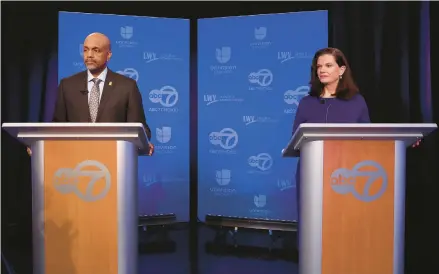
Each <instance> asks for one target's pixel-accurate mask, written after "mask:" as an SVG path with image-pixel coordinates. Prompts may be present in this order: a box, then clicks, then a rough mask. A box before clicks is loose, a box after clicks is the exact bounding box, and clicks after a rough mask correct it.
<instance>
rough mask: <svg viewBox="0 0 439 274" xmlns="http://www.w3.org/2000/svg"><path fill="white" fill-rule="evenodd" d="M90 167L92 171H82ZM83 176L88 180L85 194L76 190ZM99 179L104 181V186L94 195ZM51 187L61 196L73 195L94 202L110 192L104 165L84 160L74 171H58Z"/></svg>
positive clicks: (108, 179) (106, 170) (63, 169)
mask: <svg viewBox="0 0 439 274" xmlns="http://www.w3.org/2000/svg"><path fill="white" fill-rule="evenodd" d="M90 167H92V168H93V170H84V169H86V168H90ZM96 169H97V170H96ZM83 176H84V177H89V178H90V180H89V182H88V184H87V188H86V189H85V192H82V191H81V190H80V189H79V188H78V183H79V178H80V177H83ZM100 179H104V182H105V186H104V188H103V189H102V190H101V191H100V192H99V193H95V192H96V191H94V190H95V185H96V184H97V183H98V182H99V181H100ZM53 185H54V188H55V189H56V190H57V191H59V192H60V193H62V194H68V193H74V194H76V196H78V197H79V198H80V199H81V200H83V201H86V202H94V201H97V200H100V199H102V198H104V197H105V196H106V195H107V193H108V191H110V187H111V177H110V172H109V171H108V169H107V167H106V166H105V165H104V164H102V163H100V162H98V161H92V160H86V161H83V162H81V163H79V164H78V165H77V166H76V167H75V168H74V169H70V168H60V169H58V170H57V171H56V172H55V175H54V180H53Z"/></svg>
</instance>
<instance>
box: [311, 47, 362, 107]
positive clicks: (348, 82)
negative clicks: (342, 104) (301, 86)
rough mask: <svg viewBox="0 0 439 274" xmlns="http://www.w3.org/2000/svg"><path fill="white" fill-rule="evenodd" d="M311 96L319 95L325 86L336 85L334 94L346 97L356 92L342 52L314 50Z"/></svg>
mask: <svg viewBox="0 0 439 274" xmlns="http://www.w3.org/2000/svg"><path fill="white" fill-rule="evenodd" d="M310 84H311V92H310V95H311V96H317V97H319V96H321V95H322V94H323V91H324V88H325V86H328V87H330V86H331V87H336V88H335V90H336V91H335V96H336V97H338V98H344V99H348V98H350V97H352V96H353V95H354V94H355V93H357V92H358V88H357V86H356V85H355V82H354V79H353V77H352V72H351V68H350V67H349V64H348V61H347V59H346V57H345V56H344V54H343V52H341V51H340V50H339V49H336V48H324V49H321V50H319V51H317V52H316V54H315V55H314V58H313V60H312V66H311V82H310Z"/></svg>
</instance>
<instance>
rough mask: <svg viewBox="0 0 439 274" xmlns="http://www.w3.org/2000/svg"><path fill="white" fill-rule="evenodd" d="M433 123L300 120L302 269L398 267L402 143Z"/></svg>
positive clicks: (290, 152)
mask: <svg viewBox="0 0 439 274" xmlns="http://www.w3.org/2000/svg"><path fill="white" fill-rule="evenodd" d="M436 128H437V125H436V124H311V123H309V124H306V123H305V124H302V125H300V126H299V127H298V129H297V130H296V132H295V133H294V134H293V137H292V138H291V140H290V142H289V143H288V145H287V147H286V148H285V149H284V150H282V155H283V157H294V156H297V151H300V175H301V180H300V215H299V252H300V253H299V273H300V274H372V273H376V274H378V273H379V274H403V273H404V226H405V220H404V218H405V217H404V215H405V171H406V166H405V163H406V162H405V157H406V147H407V146H410V145H411V144H413V143H415V142H416V140H417V139H418V138H422V137H425V136H426V135H428V134H429V133H430V132H432V131H433V130H435V129H436Z"/></svg>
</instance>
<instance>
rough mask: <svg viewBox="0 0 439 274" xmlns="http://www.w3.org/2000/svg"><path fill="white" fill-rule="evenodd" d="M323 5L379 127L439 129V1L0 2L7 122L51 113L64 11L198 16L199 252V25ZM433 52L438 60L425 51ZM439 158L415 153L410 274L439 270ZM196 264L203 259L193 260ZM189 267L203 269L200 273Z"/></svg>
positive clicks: (9, 241) (13, 252)
mask: <svg viewBox="0 0 439 274" xmlns="http://www.w3.org/2000/svg"><path fill="white" fill-rule="evenodd" d="M317 9H319V10H321V9H328V10H329V12H330V13H329V15H330V22H329V37H330V41H329V45H330V46H333V47H337V48H340V49H341V50H342V51H343V52H344V53H345V54H346V55H347V58H348V60H349V62H350V65H351V67H352V69H353V73H354V77H355V79H356V81H357V83H358V85H359V87H360V89H361V91H362V93H363V94H364V96H365V98H366V100H367V103H368V105H369V110H370V115H371V119H372V121H373V122H390V123H428V122H435V123H438V124H439V81H438V78H437V75H438V74H439V69H438V66H437V65H436V63H437V62H435V61H434V60H436V61H438V60H439V57H438V52H437V50H435V49H437V48H439V45H438V41H439V37H438V36H439V21H438V16H437V14H439V13H438V12H439V10H438V4H437V3H433V2H431V3H430V2H399V3H397V2H361V3H360V2H335V3H331V2H306V3H305V2H303V3H301V2H289V3H288V2H285V3H283V2H277V3H273V2H270V3H262V2H259V3H257V2H252V3H250V2H248V3H247V2H235V3H231V2H210V1H209V2H204V3H197V2H190V3H178V2H174V3H171V2H162V3H160V2H156V3H152V2H149V1H148V2H123V3H122V2H108V1H107V2H94V3H92V2H75V3H73V2H34V3H31V2H2V7H1V10H2V15H1V20H2V21H1V25H2V37H1V38H2V52H1V54H2V55H1V57H2V75H1V79H2V86H1V87H2V93H1V96H2V100H1V118H2V123H4V122H39V121H44V120H45V119H47V118H48V117H50V115H51V114H50V113H47V112H45V110H47V108H46V106H47V104H48V103H50V104H53V100H54V98H46V94H49V93H51V94H53V90H54V89H56V87H57V66H56V63H57V61H56V56H57V43H58V37H57V36H58V35H57V34H58V27H57V23H58V11H76V12H90V13H111V14H125V15H143V16H156V17H179V18H189V19H191V55H192V57H191V59H192V61H193V62H192V67H191V74H192V76H191V81H192V82H191V98H192V99H191V121H192V122H191V125H190V127H191V144H190V145H191V156H190V157H191V197H193V198H192V199H191V204H190V207H191V224H192V225H193V226H191V227H192V229H191V233H190V242H191V244H190V250H189V251H188V252H189V253H191V254H192V253H194V252H195V251H194V248H196V247H195V244H192V243H196V242H197V233H196V231H197V229H196V224H197V201H196V197H197V159H196V157H197V156H196V155H197V151H196V146H197V139H196V137H197V133H196V132H197V128H196V124H197V123H196V119H197V100H196V98H197V77H196V71H197V68H196V52H197V48H196V29H197V26H196V19H197V18H206V17H223V16H237V15H251V14H263V13H284V12H294V11H301V10H309V11H310V10H317ZM91 27H92V26H91ZM428 28H429V29H428ZM309 35H313V34H312V33H310V34H309ZM428 48H429V50H430V51H431V53H430V54H427V53H425V49H428ZM430 60H431V61H430ZM54 64H55V65H54ZM110 66H111V64H110ZM429 67H431V69H429ZM430 80H431V85H429V83H430ZM1 138H2V139H1V155H2V161H1V171H2V174H1V187H2V191H1V193H2V196H1V199H2V204H1V206H2V219H1V221H2V227H1V230H2V235H1V236H2V254H4V255H5V256H6V257H7V258H8V261H9V262H10V263H11V264H12V265H14V268H17V267H16V265H20V264H30V263H31V257H30V254H31V241H32V240H31V183H30V179H31V174H30V158H29V157H28V155H27V153H26V149H25V147H24V146H22V145H20V144H19V143H18V142H17V141H15V140H14V139H13V138H11V137H10V136H9V135H7V134H6V133H5V132H3V131H2V134H1ZM438 155H439V132H438V131H436V132H435V133H434V134H432V135H430V136H429V137H428V138H427V139H426V140H425V141H424V142H423V143H422V144H421V145H420V147H418V148H416V149H411V148H409V149H408V152H407V191H406V193H407V198H406V251H405V254H406V273H423V272H424V271H428V273H438V272H439V271H438V270H439V267H438V264H437V263H436V261H437V258H436V257H437V254H438V251H437V246H438V244H439V236H438V235H437V231H436V230H437V229H436V226H435V225H434V224H433V223H434V222H435V220H434V217H435V216H436V215H437V212H436V211H437V209H439V202H438V200H439V199H438V193H439V186H438V185H439V177H438V176H439V172H438V167H439V156H438ZM17 254H20V255H17ZM189 258H190V259H191V263H192V264H194V263H197V259H196V256H195V255H189ZM191 269H192V273H196V271H195V270H194V269H197V267H194V266H191ZM22 273H27V272H22Z"/></svg>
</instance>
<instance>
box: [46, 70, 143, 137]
mask: <svg viewBox="0 0 439 274" xmlns="http://www.w3.org/2000/svg"><path fill="white" fill-rule="evenodd" d="M110 83H111V84H110ZM101 92H102V97H101V101H100V104H99V109H98V116H97V118H96V122H97V123H125V122H128V123H142V124H143V125H144V127H145V131H146V134H147V136H148V139H151V130H150V128H149V126H148V124H147V123H146V119H145V112H144V110H143V103H142V97H141V95H140V91H139V88H138V87H137V83H136V81H134V80H133V79H131V78H128V77H126V76H123V75H121V74H119V73H115V72H113V71H111V70H110V69H108V70H107V77H106V78H105V83H104V88H103V91H101ZM53 122H72V123H87V122H91V118H90V111H89V108H88V90H87V71H83V72H79V73H77V74H74V75H72V76H70V77H67V78H64V79H62V80H61V83H60V84H59V87H58V98H57V100H56V105H55V113H54V116H53Z"/></svg>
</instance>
